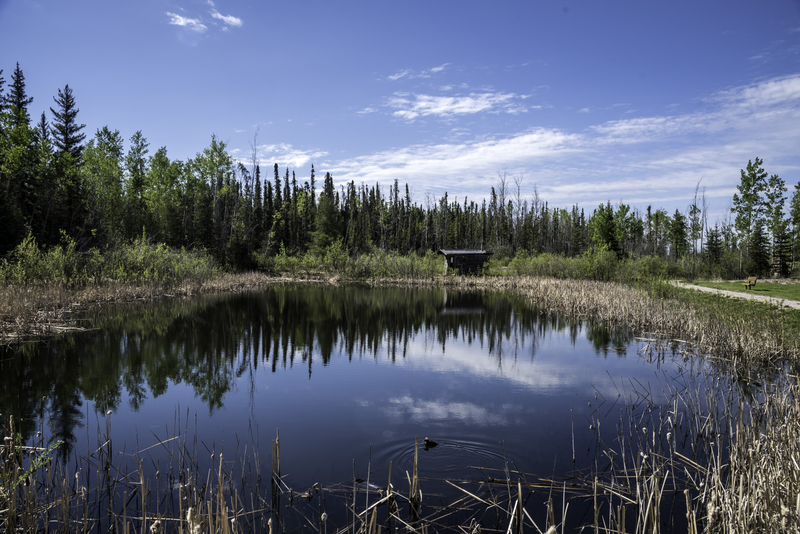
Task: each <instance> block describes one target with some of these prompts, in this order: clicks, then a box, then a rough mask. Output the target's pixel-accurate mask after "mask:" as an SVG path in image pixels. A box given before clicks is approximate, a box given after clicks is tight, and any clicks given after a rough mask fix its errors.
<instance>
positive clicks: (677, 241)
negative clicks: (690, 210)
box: [668, 209, 689, 260]
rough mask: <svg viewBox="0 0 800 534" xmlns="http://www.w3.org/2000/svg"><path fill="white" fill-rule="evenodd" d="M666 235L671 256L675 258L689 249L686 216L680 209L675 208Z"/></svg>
mask: <svg viewBox="0 0 800 534" xmlns="http://www.w3.org/2000/svg"><path fill="white" fill-rule="evenodd" d="M668 235H669V242H670V245H671V246H672V253H673V256H674V257H675V259H676V260H677V259H678V258H680V257H681V256H683V255H684V254H686V252H687V251H688V250H689V225H688V224H686V217H684V216H683V214H682V213H681V212H680V210H677V209H676V210H675V215H673V216H672V222H671V224H670V225H669V232H668Z"/></svg>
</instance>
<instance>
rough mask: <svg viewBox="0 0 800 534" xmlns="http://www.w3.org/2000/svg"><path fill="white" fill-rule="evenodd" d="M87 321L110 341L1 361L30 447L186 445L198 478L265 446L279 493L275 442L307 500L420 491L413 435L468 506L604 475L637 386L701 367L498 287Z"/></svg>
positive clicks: (243, 303) (328, 297) (351, 290)
mask: <svg viewBox="0 0 800 534" xmlns="http://www.w3.org/2000/svg"><path fill="white" fill-rule="evenodd" d="M87 321H89V324H90V325H93V326H95V327H96V329H94V330H91V331H88V332H84V333H78V334H74V335H68V336H64V337H61V338H57V339H51V340H49V341H46V342H42V343H38V344H33V345H27V346H25V347H23V348H21V349H20V348H17V349H15V350H13V351H9V350H7V351H5V352H4V353H3V354H2V355H0V360H2V361H0V377H2V378H0V381H2V398H1V399H0V413H2V414H3V417H6V416H7V414H14V415H15V417H16V419H17V421H18V427H19V429H20V430H21V432H22V433H23V436H24V437H25V438H26V439H30V438H33V437H34V436H35V434H36V433H37V432H39V431H41V432H43V433H44V434H45V436H46V439H47V440H48V441H52V440H57V439H60V440H63V441H64V442H65V444H64V445H62V446H61V447H60V448H59V451H60V454H62V455H63V456H64V457H65V458H67V457H75V458H78V457H81V456H85V455H87V451H88V454H91V453H92V451H95V450H96V449H97V448H98V446H102V445H103V442H104V441H105V440H106V438H111V439H112V440H113V444H114V451H115V454H117V455H118V456H117V457H128V458H129V457H130V456H131V453H132V452H135V451H143V450H145V449H148V448H150V447H152V446H153V445H154V444H158V443H159V441H164V440H168V439H169V438H174V437H175V436H183V437H182V438H181V441H183V442H186V443H189V444H190V445H191V448H192V451H193V452H192V454H193V455H195V456H197V458H198V459H196V462H197V467H198V471H199V472H201V473H202V472H203V468H205V469H206V470H207V469H208V468H209V466H211V465H213V456H212V455H213V454H219V453H220V452H224V454H225V457H226V458H231V457H232V456H234V455H241V454H251V453H252V452H253V449H255V452H256V453H257V455H256V457H255V458H256V459H255V460H249V461H248V462H247V465H248V467H247V469H249V470H252V469H253V465H252V463H253V462H255V463H258V464H259V465H258V466H257V467H256V469H257V470H259V469H260V471H261V476H262V477H263V478H264V479H265V480H268V478H269V472H270V468H271V454H272V449H271V446H272V440H273V439H275V437H276V433H277V432H278V431H279V432H280V456H281V459H280V461H281V467H282V474H283V481H284V483H285V484H286V486H288V487H291V488H297V489H298V491H300V490H302V491H305V490H306V489H307V488H310V487H312V485H314V484H315V483H316V484H319V485H320V486H321V487H331V486H333V485H336V484H339V483H343V484H348V483H349V484H350V485H352V481H353V479H354V478H357V479H358V480H359V481H360V480H365V481H366V480H367V479H368V478H370V481H371V482H372V481H375V483H376V484H378V485H379V486H382V487H386V485H387V483H388V482H387V481H388V477H389V476H390V472H389V467H390V465H391V466H392V470H393V471H392V473H391V476H392V477H394V478H393V483H394V484H395V485H396V486H397V485H401V484H402V485H407V484H408V482H407V481H406V472H410V471H411V470H412V468H413V465H412V464H413V458H414V442H415V438H416V439H418V441H419V473H420V476H421V477H424V478H425V480H429V481H430V482H428V483H427V485H426V482H425V481H423V482H422V489H423V491H427V492H428V495H429V496H426V499H427V501H425V502H436V501H437V499H438V500H439V501H441V502H443V503H446V502H447V501H448V500H452V499H453V498H454V495H457V494H458V491H457V490H454V489H452V488H449V489H448V486H447V485H446V484H442V483H441V481H442V480H450V481H455V482H457V481H462V480H475V479H481V478H485V477H495V476H497V477H499V478H505V475H503V474H502V473H503V470H505V469H506V468H510V469H512V470H515V471H519V472H522V473H527V474H529V475H530V476H536V477H545V478H546V477H551V476H556V477H561V478H565V477H568V476H569V475H570V473H573V472H574V470H575V469H576V468H577V469H584V468H587V467H590V466H592V465H593V463H594V462H595V460H596V456H597V452H598V451H597V447H596V446H595V445H596V444H597V440H598V433H597V431H596V430H597V428H596V426H597V424H598V423H600V426H601V427H603V426H606V427H608V434H607V435H605V439H607V440H613V438H614V436H616V432H617V431H616V429H615V426H616V424H617V422H618V421H619V418H620V410H621V409H623V408H624V407H625V403H626V402H627V401H628V399H630V393H631V391H636V390H638V391H639V393H637V395H639V398H646V400H647V402H649V403H652V404H655V405H657V404H658V403H659V402H663V401H664V399H665V397H664V393H663V390H662V388H661V386H659V383H660V382H662V381H664V380H665V378H664V377H666V376H676V375H681V376H682V375H683V373H684V372H685V370H684V366H685V365H686V364H685V363H684V360H683V359H682V358H680V357H669V356H668V357H658V358H653V357H652V353H648V354H650V356H649V357H643V356H641V355H640V354H639V353H640V349H642V348H643V347H644V346H645V345H646V342H645V341H642V340H641V339H638V338H633V337H631V336H630V335H629V334H627V333H625V332H619V331H616V332H612V331H609V330H608V329H606V328H604V327H603V326H599V325H592V324H590V323H588V322H585V321H580V320H577V319H575V318H565V317H559V316H556V315H552V314H548V313H545V312H544V311H541V310H538V309H535V308H533V307H531V306H530V305H529V304H528V303H527V302H525V301H524V300H523V299H522V298H520V297H517V296H514V295H509V294H506V293H492V292H482V291H466V290H451V289H441V288H438V289H414V288H398V287H389V288H368V287H356V286H319V285H279V286H274V287H270V288H269V289H267V290H264V291H263V292H257V293H248V294H238V295H223V296H211V297H208V296H206V297H197V298H193V299H184V300H173V301H168V302H162V303H158V304H153V305H139V306H135V307H130V306H127V307H120V308H119V309H107V310H104V311H103V313H95V314H94V315H92V316H91V317H87ZM697 365H701V364H697ZM691 372H696V370H695V371H691ZM590 427H591V428H590ZM187 435H188V438H187V437H186V436H187ZM424 438H429V439H430V440H431V441H432V442H435V443H436V444H437V445H436V446H435V447H430V446H429V447H427V448H426V447H424V446H423V439H424ZM173 445H174V443H173ZM157 449H164V450H166V449H167V447H166V446H161V447H155V448H152V449H149V450H150V451H151V453H156V452H157ZM123 453H124V454H123ZM209 453H211V454H209ZM168 463H169V454H165V455H162V457H159V458H158V459H155V460H151V461H149V462H148V463H147V466H145V467H143V468H144V469H147V470H149V471H156V470H159V469H162V470H163V469H165V464H168ZM243 463H244V462H243ZM267 484H268V482H267ZM348 498H349V497H348ZM284 504H285V503H284ZM540 504H541V503H540V502H538V501H537V502H535V503H532V504H531V506H532V507H537V506H540ZM315 506H316V505H315ZM331 507H332V506H331ZM342 507H343V506H342ZM329 513H330V514H331V517H336V516H337V514H339V515H341V513H340V512H336V511H330V512H329ZM537 513H539V517H541V512H537ZM578 515H580V514H578ZM584 519H585V518H584ZM580 520H581V518H580V517H577V518H576V521H577V522H580ZM454 521H455V519H454ZM296 526H297V528H302V525H296ZM306 527H308V526H307V525H306Z"/></svg>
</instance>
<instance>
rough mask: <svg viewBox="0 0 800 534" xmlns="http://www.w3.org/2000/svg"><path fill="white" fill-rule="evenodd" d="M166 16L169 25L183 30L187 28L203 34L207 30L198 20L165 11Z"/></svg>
mask: <svg viewBox="0 0 800 534" xmlns="http://www.w3.org/2000/svg"><path fill="white" fill-rule="evenodd" d="M167 16H169V23H170V24H174V25H175V26H183V27H184V28H188V29H190V30H192V31H195V32H197V33H203V32H204V31H206V30H207V29H208V27H207V26H206V25H205V24H203V23H202V22H200V20H198V19H190V18H188V17H184V16H182V15H177V14H175V13H170V12H169V11H167Z"/></svg>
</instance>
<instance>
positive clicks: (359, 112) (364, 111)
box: [356, 108, 378, 115]
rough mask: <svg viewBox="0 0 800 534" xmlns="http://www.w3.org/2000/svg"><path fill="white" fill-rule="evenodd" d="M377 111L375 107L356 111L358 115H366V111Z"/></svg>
mask: <svg viewBox="0 0 800 534" xmlns="http://www.w3.org/2000/svg"><path fill="white" fill-rule="evenodd" d="M376 111H378V110H377V109H376V108H364V109H362V110H361V111H356V113H358V114H359V115H366V114H368V113H375V112H376Z"/></svg>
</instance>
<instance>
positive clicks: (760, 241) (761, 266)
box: [745, 220, 770, 276]
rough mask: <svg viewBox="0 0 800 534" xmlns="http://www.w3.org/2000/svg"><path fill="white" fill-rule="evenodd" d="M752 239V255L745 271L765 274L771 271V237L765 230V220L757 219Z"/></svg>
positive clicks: (758, 274)
mask: <svg viewBox="0 0 800 534" xmlns="http://www.w3.org/2000/svg"><path fill="white" fill-rule="evenodd" d="M750 237H751V239H750V256H749V258H748V262H747V263H746V264H745V271H746V272H747V274H748V275H750V276H764V275H766V274H768V273H769V271H770V263H769V257H770V251H769V238H768V237H767V234H766V232H765V231H764V222H763V221H762V220H759V221H756V224H755V227H754V228H753V233H752V234H751V236H750Z"/></svg>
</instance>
